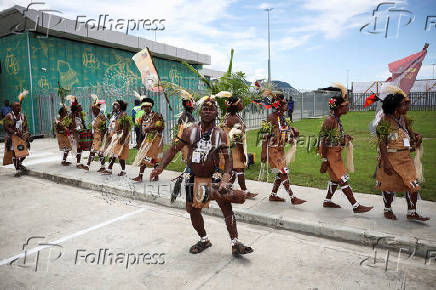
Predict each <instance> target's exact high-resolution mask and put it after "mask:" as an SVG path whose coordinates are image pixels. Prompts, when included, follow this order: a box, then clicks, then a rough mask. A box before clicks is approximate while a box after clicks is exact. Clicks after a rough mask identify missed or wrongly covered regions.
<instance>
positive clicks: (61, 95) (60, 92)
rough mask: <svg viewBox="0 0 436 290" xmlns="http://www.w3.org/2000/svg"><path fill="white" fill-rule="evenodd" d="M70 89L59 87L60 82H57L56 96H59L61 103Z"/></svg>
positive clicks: (63, 103)
mask: <svg viewBox="0 0 436 290" xmlns="http://www.w3.org/2000/svg"><path fill="white" fill-rule="evenodd" d="M69 92H70V90H68V89H64V88H63V87H61V84H60V83H59V82H58V96H59V98H61V104H62V105H65V100H66V97H67V95H68V93H69Z"/></svg>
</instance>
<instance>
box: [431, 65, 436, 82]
mask: <svg viewBox="0 0 436 290" xmlns="http://www.w3.org/2000/svg"><path fill="white" fill-rule="evenodd" d="M435 65H436V63H433V64H432V66H433V79H434V66H435Z"/></svg>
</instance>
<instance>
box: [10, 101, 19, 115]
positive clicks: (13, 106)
mask: <svg viewBox="0 0 436 290" xmlns="http://www.w3.org/2000/svg"><path fill="white" fill-rule="evenodd" d="M12 111H13V112H14V114H15V115H16V114H18V113H20V112H21V105H20V103H18V102H14V103H13V104H12Z"/></svg>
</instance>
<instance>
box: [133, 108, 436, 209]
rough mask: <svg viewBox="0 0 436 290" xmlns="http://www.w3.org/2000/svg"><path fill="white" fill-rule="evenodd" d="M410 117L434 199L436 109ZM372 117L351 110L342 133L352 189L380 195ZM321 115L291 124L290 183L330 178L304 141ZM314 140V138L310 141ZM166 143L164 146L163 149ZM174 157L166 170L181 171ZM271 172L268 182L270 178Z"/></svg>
mask: <svg viewBox="0 0 436 290" xmlns="http://www.w3.org/2000/svg"><path fill="white" fill-rule="evenodd" d="M408 115H409V117H411V118H412V119H414V120H415V122H414V129H415V131H417V132H419V133H421V134H423V136H424V156H423V158H422V161H423V167H424V177H425V179H426V181H425V183H423V184H422V187H423V189H422V191H421V196H422V198H423V199H425V200H431V201H436V112H409V113H408ZM373 118H374V112H350V113H348V114H347V115H345V116H343V117H342V123H343V125H344V129H345V132H346V133H347V134H350V135H352V136H353V138H354V140H353V144H354V167H355V173H354V174H350V176H351V181H350V184H351V185H352V187H353V189H354V190H355V191H358V192H364V193H369V194H380V192H379V191H377V190H376V189H375V179H373V178H372V176H373V174H374V172H375V167H376V163H377V160H376V158H377V153H376V146H375V143H374V142H373V141H371V139H372V138H371V136H370V135H369V132H368V124H369V123H370V121H371V120H372V119H373ZM323 120H324V118H320V119H304V120H301V121H297V122H295V123H294V126H295V127H296V128H297V129H298V130H299V131H300V135H301V136H302V137H304V138H303V140H305V142H303V141H300V144H299V145H298V149H297V154H296V160H295V162H294V163H291V165H290V180H291V184H296V185H302V186H309V187H316V188H321V189H324V188H326V187H327V182H328V180H329V178H328V176H327V174H321V173H319V168H320V165H321V161H320V157H319V156H318V155H316V154H315V153H314V152H313V151H312V152H308V149H307V144H308V143H311V142H308V141H309V140H314V139H313V137H312V138H310V139H309V136H317V135H318V132H319V130H320V129H321V124H322V122H323ZM256 135H257V130H251V131H249V132H248V133H247V145H248V152H252V153H255V154H256V164H255V165H253V166H251V167H250V168H249V169H247V170H246V172H245V175H246V177H247V178H248V179H254V180H257V177H258V175H259V169H260V153H261V147H260V145H259V146H258V147H256ZM312 142H314V141H312ZM166 148H168V146H166V147H165V149H166ZM135 154H136V150H135V149H132V150H130V154H129V159H128V161H127V163H128V164H131V163H132V162H133V160H134V158H135ZM176 158H177V160H176V161H175V162H172V163H171V164H170V165H169V166H168V167H167V169H169V170H175V171H182V170H183V169H184V164H183V163H182V162H181V161H180V154H178V155H177V157H176ZM273 178H274V176H273V174H270V178H269V181H270V182H271V181H272V180H273Z"/></svg>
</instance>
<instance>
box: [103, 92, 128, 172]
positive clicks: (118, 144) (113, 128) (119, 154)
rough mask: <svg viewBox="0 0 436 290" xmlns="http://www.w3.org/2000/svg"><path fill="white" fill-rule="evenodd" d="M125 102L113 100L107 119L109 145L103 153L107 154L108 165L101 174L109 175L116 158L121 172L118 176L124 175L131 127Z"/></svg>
mask: <svg viewBox="0 0 436 290" xmlns="http://www.w3.org/2000/svg"><path fill="white" fill-rule="evenodd" d="M126 110H127V103H125V102H124V101H123V100H118V101H115V102H114V103H113V105H112V117H111V119H110V121H109V129H108V137H109V138H108V140H110V144H109V146H108V147H107V148H106V150H105V152H104V155H105V156H109V157H110V159H109V166H108V168H107V169H106V170H104V171H102V174H105V175H111V174H112V167H113V166H114V163H115V160H116V159H117V158H118V160H119V162H120V165H121V172H120V173H119V174H118V176H124V175H126V160H127V158H129V139H130V136H129V133H130V129H131V128H132V125H133V122H132V118H131V117H130V116H129V115H128V114H127V113H126Z"/></svg>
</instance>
